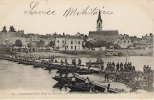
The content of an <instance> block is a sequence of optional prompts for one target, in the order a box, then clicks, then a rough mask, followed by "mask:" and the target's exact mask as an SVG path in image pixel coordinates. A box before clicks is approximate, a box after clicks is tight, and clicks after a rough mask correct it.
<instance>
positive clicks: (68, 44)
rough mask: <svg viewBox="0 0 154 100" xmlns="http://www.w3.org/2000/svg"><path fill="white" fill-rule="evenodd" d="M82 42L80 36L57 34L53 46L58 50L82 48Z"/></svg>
mask: <svg viewBox="0 0 154 100" xmlns="http://www.w3.org/2000/svg"><path fill="white" fill-rule="evenodd" d="M82 43H83V39H82V38H81V37H80V36H70V35H67V36H62V35H58V36H57V37H56V39H55V47H56V48H57V49H58V50H83V47H82Z"/></svg>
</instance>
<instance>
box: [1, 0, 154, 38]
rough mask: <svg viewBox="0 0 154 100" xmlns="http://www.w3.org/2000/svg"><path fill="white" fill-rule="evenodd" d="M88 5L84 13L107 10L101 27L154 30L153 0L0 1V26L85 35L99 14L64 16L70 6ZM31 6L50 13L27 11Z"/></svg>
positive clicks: (139, 31) (137, 31)
mask: <svg viewBox="0 0 154 100" xmlns="http://www.w3.org/2000/svg"><path fill="white" fill-rule="evenodd" d="M30 4H31V6H30ZM87 7H88V9H87V13H90V12H91V10H93V9H94V8H97V10H96V11H98V9H100V10H102V11H105V12H106V13H104V14H103V13H102V14H101V18H102V20H103V30H118V32H119V34H128V35H130V36H134V35H135V36H138V37H141V36H144V35H145V34H149V33H154V24H153V22H154V21H153V14H154V12H153V8H152V7H153V3H152V0H65V1H64V0H0V10H1V14H0V29H2V28H3V26H4V25H5V26H6V27H7V30H9V27H10V26H11V25H13V26H14V27H15V29H16V30H24V32H25V33H37V34H52V33H55V32H56V33H58V34H62V33H63V32H64V33H65V34H71V35H74V34H76V33H77V32H79V33H82V34H87V35H88V33H89V31H96V21H97V18H98V14H94V15H93V14H88V15H85V14H84V15H78V16H77V15H74V16H73V15H71V16H67V17H65V16H63V15H64V13H65V11H67V10H68V9H69V8H74V9H76V8H77V11H79V12H82V11H83V9H84V10H85V9H86V8H87ZM31 9H33V10H32V11H33V12H34V11H37V12H38V11H46V12H47V11H50V14H49V13H48V14H49V15H48V14H32V13H31V14H30V13H28V12H29V11H30V10H31ZM25 12H26V13H25ZM51 12H53V14H51ZM107 12H108V13H107Z"/></svg>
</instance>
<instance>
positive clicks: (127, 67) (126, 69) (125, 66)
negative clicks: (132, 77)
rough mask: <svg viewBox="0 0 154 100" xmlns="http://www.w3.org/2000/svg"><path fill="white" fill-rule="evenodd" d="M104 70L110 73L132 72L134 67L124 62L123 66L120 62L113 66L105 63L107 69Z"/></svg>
mask: <svg viewBox="0 0 154 100" xmlns="http://www.w3.org/2000/svg"><path fill="white" fill-rule="evenodd" d="M106 70H110V71H121V72H133V71H135V67H134V66H132V64H131V62H128V63H127V62H125V64H123V63H122V62H121V63H119V62H117V64H115V63H114V62H112V63H111V62H108V63H107V67H106Z"/></svg>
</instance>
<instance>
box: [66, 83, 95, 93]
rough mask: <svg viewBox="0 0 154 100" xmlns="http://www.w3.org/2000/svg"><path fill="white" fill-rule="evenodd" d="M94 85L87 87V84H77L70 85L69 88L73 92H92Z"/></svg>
mask: <svg viewBox="0 0 154 100" xmlns="http://www.w3.org/2000/svg"><path fill="white" fill-rule="evenodd" d="M93 86H94V85H86V84H85V83H76V85H72V84H68V85H67V87H68V88H70V89H71V91H82V92H83V91H88V92H90V90H91V88H92V87H93Z"/></svg>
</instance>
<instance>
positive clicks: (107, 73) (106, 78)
mask: <svg viewBox="0 0 154 100" xmlns="http://www.w3.org/2000/svg"><path fill="white" fill-rule="evenodd" d="M108 79H109V71H108V70H106V71H105V81H108Z"/></svg>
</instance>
